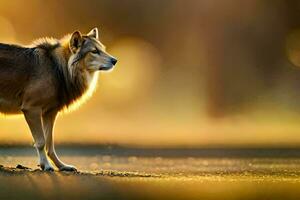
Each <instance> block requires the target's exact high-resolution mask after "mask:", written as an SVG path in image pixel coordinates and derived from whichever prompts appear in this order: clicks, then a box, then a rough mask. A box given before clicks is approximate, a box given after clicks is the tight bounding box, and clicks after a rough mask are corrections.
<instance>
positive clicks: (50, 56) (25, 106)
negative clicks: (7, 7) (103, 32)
mask: <svg viewBox="0 0 300 200" xmlns="http://www.w3.org/2000/svg"><path fill="white" fill-rule="evenodd" d="M114 64H116V59H115V58H113V57H112V56H110V55H109V54H108V53H106V52H105V49H104V46H103V45H102V44H101V43H100V42H99V40H98V29H96V28H95V29H93V30H92V31H91V32H90V33H88V34H87V35H81V33H80V32H79V31H76V32H74V33H73V34H72V35H68V36H66V37H64V38H63V39H61V40H57V39H39V40H37V41H35V42H34V43H33V44H32V45H30V46H28V47H25V46H19V45H9V44H0V112H2V113H5V114H19V113H23V114H24V115H25V119H26V121H27V123H28V125H29V127H30V130H31V132H32V134H33V137H34V139H35V145H36V148H37V150H38V154H39V156H40V164H41V166H42V168H43V169H45V170H52V169H53V168H52V166H51V164H50V163H49V162H48V160H47V156H45V155H44V154H45V148H46V150H47V153H48V156H49V157H50V158H51V159H52V160H53V162H54V163H55V165H56V166H57V167H58V168H60V169H61V170H74V169H75V168H74V167H72V166H69V165H65V164H64V163H63V162H61V161H60V160H59V159H58V157H57V155H56V154H55V150H54V144H53V139H52V129H53V126H54V122H55V118H56V115H57V113H58V112H59V111H61V110H62V109H63V108H65V107H68V106H69V105H70V104H72V103H73V102H75V101H77V100H78V99H80V98H81V97H82V95H83V94H84V93H85V92H86V91H87V90H88V88H89V86H90V83H91V79H93V78H95V77H97V76H96V74H97V73H98V72H97V71H99V70H106V69H110V68H112V66H113V65H114Z"/></svg>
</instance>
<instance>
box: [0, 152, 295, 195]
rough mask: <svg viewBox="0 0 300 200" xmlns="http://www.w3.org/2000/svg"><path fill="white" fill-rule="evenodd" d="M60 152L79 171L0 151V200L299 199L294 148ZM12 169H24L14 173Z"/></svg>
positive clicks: (22, 153) (25, 154) (34, 157)
mask: <svg viewBox="0 0 300 200" xmlns="http://www.w3.org/2000/svg"><path fill="white" fill-rule="evenodd" d="M284 151H285V153H284ZM60 152H61V154H62V155H63V156H62V159H63V160H64V161H66V162H68V163H72V164H74V165H76V166H77V167H78V169H79V171H78V172H58V171H55V172H42V171H40V170H39V169H38V168H37V167H36V160H37V159H36V156H35V152H34V151H32V150H31V149H29V148H28V149H27V148H25V149H24V148H20V149H17V148H8V149H7V148H3V149H1V148H0V155H1V156H0V164H2V166H1V167H0V199H22V200H24V199H75V200H76V199H108V200H109V199H175V200H177V199H178V200H181V199H182V200H186V199H207V200H210V199H211V200H218V199H220V200H227V199H228V200H229V199H234V200H237V199H243V200H244V199H246V200H247V199H278V200H279V199H299V197H300V190H299V188H300V158H298V153H299V152H300V151H298V150H293V151H290V150H280V152H281V153H282V152H283V153H282V154H278V153H276V151H275V150H270V151H268V152H266V151H257V150H253V151H250V152H248V150H247V152H245V150H237V151H236V152H235V153H234V152H232V151H227V152H226V151H225V153H224V151H223V150H221V151H217V150H216V151H214V152H213V153H212V152H211V151H209V152H207V151H206V152H204V153H203V151H197V152H196V153H195V152H194V151H191V152H184V153H183V152H182V151H180V150H178V151H177V150H174V152H173V153H170V152H169V153H166V152H162V150H157V151H150V153H149V150H139V151H136V150H124V149H123V150H122V151H119V150H113V151H111V150H110V151H106V150H105V151H104V150H101V151H99V152H98V151H96V152H95V151H91V150H86V151H81V150H80V149H65V150H64V149H61V151H60ZM120 152H122V153H120ZM201 152H202V153H201ZM176 155H177V156H176ZM205 155H206V156H205ZM18 164H21V165H23V166H26V167H28V169H27V168H25V169H19V168H22V167H21V166H18V168H16V166H17V165H18Z"/></svg>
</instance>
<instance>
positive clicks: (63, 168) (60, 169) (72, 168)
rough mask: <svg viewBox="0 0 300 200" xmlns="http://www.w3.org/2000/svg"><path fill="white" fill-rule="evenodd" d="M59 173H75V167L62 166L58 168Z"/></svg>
mask: <svg viewBox="0 0 300 200" xmlns="http://www.w3.org/2000/svg"><path fill="white" fill-rule="evenodd" d="M59 171H65V172H77V169H76V167H74V166H72V165H64V166H62V167H60V168H59Z"/></svg>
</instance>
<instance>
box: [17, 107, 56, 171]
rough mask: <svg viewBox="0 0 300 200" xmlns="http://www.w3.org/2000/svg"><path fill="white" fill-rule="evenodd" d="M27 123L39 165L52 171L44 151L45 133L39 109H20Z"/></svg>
mask: <svg viewBox="0 0 300 200" xmlns="http://www.w3.org/2000/svg"><path fill="white" fill-rule="evenodd" d="M22 111H23V113H24V116H25V119H26V121H27V124H28V126H29V128H30V130H31V134H32V136H33V138H34V142H35V148H36V150H37V153H38V156H39V160H40V167H41V168H42V170H45V171H53V170H54V169H53V167H52V165H51V164H50V162H49V160H48V158H47V155H46V151H45V135H44V131H43V126H42V120H41V113H42V112H41V110H40V109H28V110H26V109H22Z"/></svg>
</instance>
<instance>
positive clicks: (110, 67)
mask: <svg viewBox="0 0 300 200" xmlns="http://www.w3.org/2000/svg"><path fill="white" fill-rule="evenodd" d="M113 67H114V66H113V65H111V66H109V67H104V66H101V67H100V68H99V70H101V71H108V70H111V69H112V68H113Z"/></svg>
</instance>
